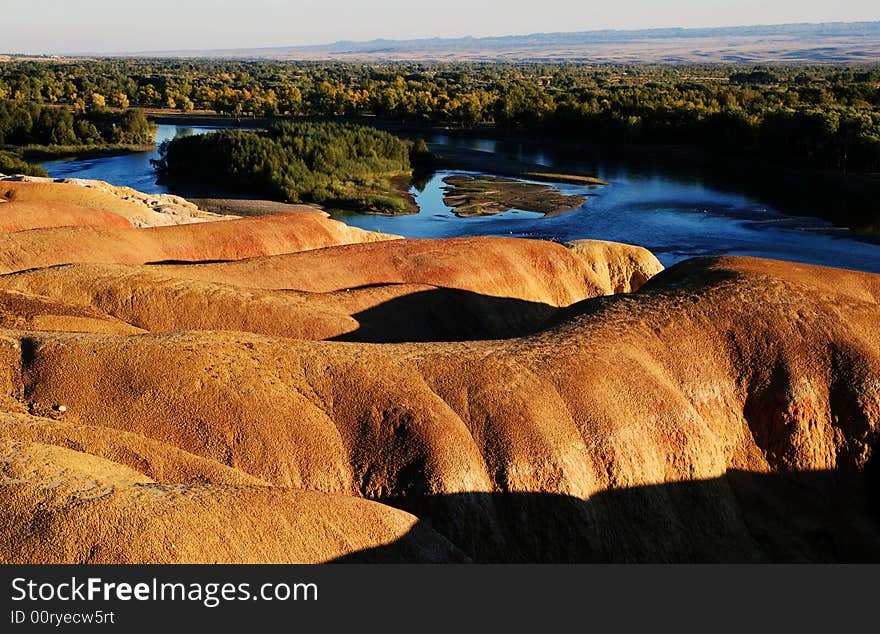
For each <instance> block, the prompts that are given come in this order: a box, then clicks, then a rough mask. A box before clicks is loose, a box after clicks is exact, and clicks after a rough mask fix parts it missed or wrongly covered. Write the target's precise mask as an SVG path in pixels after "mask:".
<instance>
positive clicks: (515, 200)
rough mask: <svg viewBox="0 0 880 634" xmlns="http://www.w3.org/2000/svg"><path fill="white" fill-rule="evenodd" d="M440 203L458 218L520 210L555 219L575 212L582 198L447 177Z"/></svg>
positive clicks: (501, 181) (482, 178)
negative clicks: (444, 193)
mask: <svg viewBox="0 0 880 634" xmlns="http://www.w3.org/2000/svg"><path fill="white" fill-rule="evenodd" d="M443 182H444V183H445V184H446V195H445V196H444V198H443V202H444V203H445V204H446V205H448V206H449V207H452V208H453V213H454V214H455V215H456V216H458V217H459V218H471V217H473V216H492V215H495V214H499V213H503V212H505V211H509V210H511V209H523V210H525V211H533V212H536V213H541V214H544V215H545V216H556V215H559V214H562V213H566V212H568V211H572V210H574V209H577V208H579V207H581V206H583V204H584V203H585V202H586V201H587V198H586V196H582V195H578V194H570V195H566V194H563V193H562V192H561V191H559V190H558V189H556V188H555V187H553V186H551V185H544V184H536V183H527V182H525V181H519V180H515V179H512V178H502V177H500V176H488V175H485V174H473V175H471V174H460V175H455V176H447V177H446V178H444V179H443Z"/></svg>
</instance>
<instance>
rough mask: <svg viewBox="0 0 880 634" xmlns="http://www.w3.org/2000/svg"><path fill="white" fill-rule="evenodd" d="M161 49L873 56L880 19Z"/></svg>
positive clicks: (814, 59) (757, 59)
mask: <svg viewBox="0 0 880 634" xmlns="http://www.w3.org/2000/svg"><path fill="white" fill-rule="evenodd" d="M156 54H161V55H163V56H171V57H209V58H253V59H257V58H260V59H290V60H307V59H328V60H329V59H333V60H345V61H448V62H455V61H473V62H477V61H507V62H523V61H531V62H536V61H537V62H594V63H676V62H680V63H745V64H749V63H769V62H777V63H778V62H790V63H827V64H832V63H833V64H840V63H875V62H878V61H880V22H862V23H835V24H794V25H779V26H758V27H734V28H718V29H651V30H645V31H591V32H584V33H550V34H534V35H524V36H510V37H495V38H460V39H436V38H435V39H429V40H400V41H390V40H375V41H372V42H337V43H335V44H328V45H326V46H304V47H283V48H263V49H226V50H213V51H162V52H160V53H156Z"/></svg>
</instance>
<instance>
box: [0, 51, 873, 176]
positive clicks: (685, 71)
mask: <svg viewBox="0 0 880 634" xmlns="http://www.w3.org/2000/svg"><path fill="white" fill-rule="evenodd" d="M0 99H8V100H12V101H13V102H16V103H39V104H49V105H58V104H63V105H66V106H67V107H68V108H70V109H72V110H73V111H74V113H77V112H80V113H87V112H89V111H90V110H95V109H100V108H114V109H117V110H124V109H126V108H129V107H132V106H139V107H147V108H171V109H176V110H179V111H182V112H192V111H195V110H200V111H211V112H217V113H222V114H228V115H230V116H236V117H246V116H265V117H270V118H272V117H281V116H290V117H295V116H300V115H310V116H334V115H345V116H353V115H360V114H372V115H378V116H382V117H387V118H392V119H397V120H402V121H407V122H421V123H425V124H433V125H449V126H463V127H474V126H494V127H497V128H500V129H504V130H522V131H526V132H534V133H540V134H546V135H564V136H565V137H566V138H569V139H570V138H580V139H584V140H586V141H591V142H599V143H615V144H619V143H626V144H657V143H662V144H684V145H691V146H700V147H706V148H710V149H723V150H734V151H743V152H747V153H754V154H761V155H764V156H768V155H769V156H777V157H780V158H783V159H788V160H796V161H802V162H803V163H805V164H808V165H814V166H818V167H826V168H834V169H842V170H851V171H878V170H880V68H878V67H877V66H870V67H834V66H816V67H807V66H794V65H789V66H773V67H743V66H720V65H705V66H695V65H688V66H684V65H674V66H626V65H618V66H592V65H587V64H556V65H553V64H465V63H457V64H440V63H398V64H349V63H335V62H268V61H267V62H231V61H189V60H180V61H177V60H174V61H172V60H116V59H114V60H95V61H70V60H64V61H12V62H8V63H3V64H0Z"/></svg>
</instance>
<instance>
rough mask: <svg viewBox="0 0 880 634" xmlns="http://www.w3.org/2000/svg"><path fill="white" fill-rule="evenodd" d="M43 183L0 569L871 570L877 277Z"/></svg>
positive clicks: (12, 322) (2, 489) (3, 471)
mask: <svg viewBox="0 0 880 634" xmlns="http://www.w3.org/2000/svg"><path fill="white" fill-rule="evenodd" d="M2 183H3V184H4V185H8V184H9V183H8V182H6V181H3V182H2ZM51 185H52V187H51V190H50V191H51V195H49V194H46V193H45V191H42V190H40V188H43V190H45V189H46V187H47V184H46V183H44V182H37V183H28V182H16V183H15V188H14V190H15V191H14V193H13V195H7V196H6V198H7V202H4V203H0V231H2V232H3V233H0V242H2V247H0V266H2V273H3V274H2V275H0V484H2V486H0V504H2V505H3V512H4V521H3V523H2V524H0V561H2V562H3V563H10V562H34V563H46V562H66V563H99V562H155V563H166V562H323V561H341V562H361V561H379V562H425V561H430V562H464V561H501V562H524V561H535V562H559V561H561V562H572V561H632V562H654V561H661V562H663V561H672V562H682V561H697V562H710V561H725V562H743V561H877V560H880V458H878V457H877V456H876V449H877V447H878V444H880V276H876V275H870V274H865V273H857V272H852V271H843V270H835V269H826V268H819V267H813V266H806V265H798V264H791V263H783V262H775V261H770V260H759V259H753V258H733V257H724V258H722V257H716V258H699V259H694V260H689V261H686V262H683V263H681V264H678V265H676V266H674V267H672V268H670V269H669V270H666V271H662V267H661V266H660V265H659V263H658V262H657V260H656V259H655V258H654V257H653V256H652V255H651V254H650V253H649V252H647V251H645V250H644V249H642V248H639V247H633V246H628V245H621V244H613V243H605V242H597V241H581V242H577V243H572V244H568V245H565V246H563V245H558V244H554V243H549V242H540V241H529V240H516V239H495V238H461V239H455V240H392V239H391V238H393V236H383V235H376V234H371V233H369V232H363V231H360V230H357V229H353V228H351V227H347V226H345V225H343V224H341V223H338V222H335V221H333V220H330V219H329V218H326V217H325V216H323V215H321V214H320V213H307V212H297V213H290V214H284V215H275V216H257V217H252V218H247V219H231V220H224V219H222V218H216V217H215V218H210V220H211V221H210V222H206V221H205V220H207V219H206V218H204V217H199V215H198V214H197V213H195V212H192V213H190V214H189V215H186V213H183V212H180V213H177V214H176V215H175V222H165V220H164V219H163V220H162V221H161V222H159V221H157V222H153V223H152V224H145V223H143V222H142V219H143V218H144V217H147V216H149V214H146V215H143V216H138V215H132V214H134V212H131V214H129V211H130V210H129V211H126V212H125V214H119V213H118V211H115V210H114V205H116V204H117V203H115V202H113V200H111V199H110V198H106V197H105V196H104V194H107V195H108V196H113V197H115V198H117V199H120V200H123V202H126V203H131V204H132V205H140V206H141V207H145V208H147V209H148V211H150V212H151V213H153V214H156V215H161V214H163V213H171V212H168V211H162V210H161V209H162V206H161V205H158V206H156V205H154V206H152V207H150V206H149V205H150V201H146V202H144V199H145V198H146V197H144V195H142V194H137V193H134V194H131V193H130V190H129V192H126V193H125V195H126V196H129V199H128V200H126V199H123V198H120V196H121V195H122V194H120V193H119V192H116V191H114V190H108V191H105V190H103V189H100V187H103V186H100V187H99V186H98V185H91V186H89V185H88V184H82V183H52V184H51ZM32 186H33V187H35V188H36V189H34V190H33V191H31V190H30V187H32ZM106 187H109V186H106ZM65 188H67V189H65ZM47 191H48V190H47ZM66 191H69V192H70V197H69V198H66V197H65V192H66ZM84 191H86V192H88V193H86V194H83V192H84ZM94 192H99V194H100V197H96V196H93V195H92V194H94ZM99 198H100V199H99ZM16 201H19V203H20V204H19V203H16ZM166 202H167V201H166ZM185 202H186V201H182V202H181V200H180V199H178V200H176V201H174V205H177V206H178V207H181V206H182V207H183V208H186V209H188V207H186V206H185V205H184V203H185ZM111 203H112V204H111ZM15 205H18V206H17V208H15V207H14V206H15ZM9 206H13V207H12V208H13V210H14V213H13V214H11V215H10V216H9V217H8V218H6V219H4V213H5V210H6V209H8V208H9ZM190 211H191V210H190ZM141 213H144V214H145V213H146V212H144V211H143V209H141V210H140V211H138V214H141ZM107 214H110V215H114V214H115V215H116V216H118V217H120V218H123V219H124V220H126V221H127V222H129V225H130V226H127V227H126V226H122V225H117V224H114V223H115V222H116V221H115V220H114V219H111V218H110V216H108V215H107ZM134 217H138V218H141V221H138V222H133V221H132V218H134ZM53 218H55V220H54V221H53ZM186 218H189V220H186V221H185V219H186ZM53 222H54V223H55V224H54V225H53ZM165 225H173V226H165ZM38 227H39V228H38Z"/></svg>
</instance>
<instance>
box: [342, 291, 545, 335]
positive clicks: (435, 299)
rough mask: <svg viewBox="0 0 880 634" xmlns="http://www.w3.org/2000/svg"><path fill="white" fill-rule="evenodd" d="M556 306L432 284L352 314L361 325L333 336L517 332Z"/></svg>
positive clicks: (536, 325)
mask: <svg viewBox="0 0 880 634" xmlns="http://www.w3.org/2000/svg"><path fill="white" fill-rule="evenodd" d="M558 312H559V309H558V308H554V307H553V306H550V305H549V304H543V303H539V302H529V301H525V300H521V299H512V298H507V297H491V296H488V295H481V294H479V293H473V292H471V291H463V290H457V289H451V288H434V289H430V290H422V291H417V292H415V293H411V294H409V295H404V296H401V297H395V298H393V299H390V300H388V301H385V302H383V303H381V304H378V305H377V306H374V307H372V308H369V309H367V310H364V311H362V312H359V313H357V314H354V315H352V316H353V317H354V318H355V319H356V320H357V321H358V323H359V324H360V327H359V328H358V329H357V330H355V331H353V332H350V333H346V334H344V335H340V336H339V337H336V338H335V339H334V340H335V341H355V342H361V343H402V342H425V341H472V340H479V339H504V338H508V337H519V336H523V335H527V334H531V333H534V332H536V331H538V330H540V329H541V328H542V327H543V326H544V325H545V324H546V323H547V321H548V320H549V319H551V318H552V317H553V316H555V315H556V314H557V313H558Z"/></svg>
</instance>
